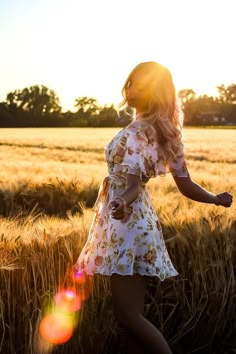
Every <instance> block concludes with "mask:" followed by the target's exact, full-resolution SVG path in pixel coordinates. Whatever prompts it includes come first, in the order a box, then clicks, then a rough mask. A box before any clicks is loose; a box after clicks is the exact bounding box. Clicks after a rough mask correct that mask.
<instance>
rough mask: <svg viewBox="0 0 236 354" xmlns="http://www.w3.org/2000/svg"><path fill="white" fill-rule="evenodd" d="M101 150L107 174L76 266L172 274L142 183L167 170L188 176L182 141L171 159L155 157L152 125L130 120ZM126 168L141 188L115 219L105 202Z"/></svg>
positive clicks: (88, 270) (121, 188) (121, 181)
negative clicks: (135, 176) (120, 217)
mask: <svg viewBox="0 0 236 354" xmlns="http://www.w3.org/2000/svg"><path fill="white" fill-rule="evenodd" d="M105 152H106V160H107V165H108V173H109V175H108V176H107V177H106V178H105V179H104V181H103V182H102V184H101V187H100V190H99V193H98V198H97V201H96V203H95V205H94V211H95V214H94V219H93V222H92V225H91V228H90V232H89V235H88V239H87V242H86V243H85V245H84V247H83V249H82V252H81V254H80V256H79V258H78V260H77V263H76V265H75V267H76V269H77V270H80V271H83V272H85V273H86V274H89V275H92V274H94V273H100V274H104V275H111V274H113V273H117V274H121V275H132V274H141V275H146V276H157V277H159V278H160V279H161V280H164V279H165V278H168V277H171V276H175V275H177V274H178V273H177V271H176V270H175V268H174V266H173V264H172V262H171V260H170V258H169V254H168V252H167V249H166V246H165V242H164V239H163V235H162V229H161V225H160V222H159V220H158V217H157V214H156V212H155V210H154V207H153V205H152V202H151V199H150V197H149V195H148V192H147V190H146V184H147V182H148V180H149V179H150V178H152V177H156V176H157V175H164V174H165V173H166V172H167V171H170V172H171V173H172V174H173V175H178V176H180V177H187V176H188V172H187V169H186V164H185V159H184V154H183V144H182V143H180V145H179V152H178V153H177V159H176V160H169V161H165V160H164V159H163V158H162V157H161V156H160V151H159V149H158V144H157V142H156V133H155V129H154V128H153V127H152V126H151V125H150V124H148V123H146V122H141V121H138V120H135V121H133V122H132V123H131V124H130V125H128V126H127V127H125V128H123V129H122V130H121V131H120V132H118V134H117V135H115V137H114V138H113V139H112V141H111V142H110V143H109V144H108V145H107V146H106V149H105ZM127 173H131V174H134V175H137V176H139V177H140V178H141V180H142V189H141V192H140V194H139V196H138V198H137V199H136V200H135V201H134V202H133V203H132V204H131V205H130V206H129V207H128V208H127V211H126V214H125V217H124V218H123V219H122V220H116V219H114V218H112V217H111V213H110V209H109V202H110V201H111V200H112V199H113V198H114V197H115V196H116V195H119V194H121V193H122V192H123V191H124V189H125V185H126V177H127Z"/></svg>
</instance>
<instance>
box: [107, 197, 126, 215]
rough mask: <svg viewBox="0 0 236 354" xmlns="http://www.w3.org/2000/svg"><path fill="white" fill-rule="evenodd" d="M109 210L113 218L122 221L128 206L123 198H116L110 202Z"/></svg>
mask: <svg viewBox="0 0 236 354" xmlns="http://www.w3.org/2000/svg"><path fill="white" fill-rule="evenodd" d="M109 208H110V209H111V216H112V217H113V218H114V219H116V220H121V219H123V218H124V217H125V209H126V205H125V202H124V200H123V198H115V199H113V200H111V201H110V204H109Z"/></svg>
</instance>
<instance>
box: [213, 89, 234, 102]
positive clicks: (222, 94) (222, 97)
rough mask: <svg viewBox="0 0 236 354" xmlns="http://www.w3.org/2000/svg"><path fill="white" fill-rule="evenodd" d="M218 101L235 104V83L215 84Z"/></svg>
mask: <svg viewBox="0 0 236 354" xmlns="http://www.w3.org/2000/svg"><path fill="white" fill-rule="evenodd" d="M217 90H218V93H219V101H220V102H223V103H232V104H236V84H231V85H229V86H225V85H224V84H222V85H220V86H217Z"/></svg>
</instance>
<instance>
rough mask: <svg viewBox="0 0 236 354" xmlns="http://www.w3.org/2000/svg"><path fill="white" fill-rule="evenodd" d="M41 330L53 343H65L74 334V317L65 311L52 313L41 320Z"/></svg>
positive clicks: (42, 334) (44, 337) (47, 339)
mask: <svg viewBox="0 0 236 354" xmlns="http://www.w3.org/2000/svg"><path fill="white" fill-rule="evenodd" d="M39 332H40V334H41V336H42V337H43V339H45V340H46V341H47V342H49V343H51V344H63V343H65V342H67V341H68V340H69V339H70V338H71V337H72V334H73V319H72V318H71V316H69V315H66V314H65V313H51V314H49V315H47V316H45V317H44V318H43V319H42V321H41V322H40V326H39Z"/></svg>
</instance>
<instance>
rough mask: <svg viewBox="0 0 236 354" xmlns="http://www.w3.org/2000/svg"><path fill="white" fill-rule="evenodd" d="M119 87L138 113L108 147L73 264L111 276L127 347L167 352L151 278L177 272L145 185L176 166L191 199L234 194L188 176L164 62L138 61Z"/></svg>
mask: <svg viewBox="0 0 236 354" xmlns="http://www.w3.org/2000/svg"><path fill="white" fill-rule="evenodd" d="M122 93H123V97H124V100H123V102H122V104H121V107H124V106H129V107H132V108H133V109H134V110H135V116H134V118H133V121H132V122H131V123H130V124H129V125H128V126H127V127H125V128H123V129H122V130H121V131H120V132H119V133H118V134H117V135H116V136H115V137H114V138H113V139H112V141H111V142H110V143H109V144H108V145H107V147H106V159H107V164H108V172H109V176H108V177H106V178H105V180H104V181H103V183H102V185H101V188H100V191H99V195H98V199H97V201H96V203H95V206H94V210H95V216H94V220H93V223H92V226H91V229H90V233H89V237H88V240H87V242H86V244H85V246H84V248H83V250H82V252H81V255H80V257H79V259H78V261H77V264H76V266H75V268H76V270H79V271H84V272H85V273H87V274H95V273H100V274H104V275H108V276H110V280H111V291H112V297H113V303H114V310H115V314H116V316H117V319H118V321H119V322H120V323H121V324H122V325H123V326H124V327H125V328H126V330H127V333H128V334H129V338H130V348H129V350H130V353H135V354H138V353H144V352H148V353H150V354H151V353H153V354H154V353H155V354H157V353H162V354H167V353H171V350H170V348H169V346H168V344H167V342H166V340H165V339H164V337H163V336H162V334H161V333H160V332H159V331H158V330H157V329H156V328H155V327H154V326H153V325H152V324H151V323H150V322H149V321H148V320H147V319H145V318H144V316H143V310H144V295H145V290H146V280H147V277H148V276H152V277H154V276H156V277H158V278H159V279H160V280H164V279H166V278H168V277H171V276H176V275H177V274H178V273H177V271H176V270H175V268H174V266H173V264H172V262H171V260H170V258H169V255H168V252H167V249H166V246H165V242H164V239H163V235H162V230H161V226H160V223H159V220H158V217H157V215H156V212H155V210H154V207H153V205H152V203H151V200H150V197H149V195H148V193H147V191H146V188H145V186H146V184H147V182H148V180H149V179H150V178H152V177H156V176H157V175H164V174H165V173H166V172H171V173H172V175H173V178H174V180H175V183H176V185H177V187H178V189H179V191H180V192H181V193H182V194H183V195H185V196H186V197H188V198H190V199H193V200H196V201H198V202H202V203H209V204H216V205H222V206H224V207H229V206H230V205H231V203H232V196H231V195H230V194H229V193H227V192H224V193H221V194H218V195H215V194H212V193H210V192H208V191H206V190H205V189H203V188H202V187H201V186H199V185H198V184H196V183H194V182H193V181H192V180H191V178H190V176H189V172H188V170H187V167H186V163H185V159H184V152H183V144H182V142H181V125H182V124H181V114H180V112H179V110H178V108H177V104H176V94H175V87H174V85H173V82H172V77H171V74H170V72H169V70H168V69H167V68H165V67H163V66H162V65H160V64H158V63H155V62H146V63H141V64H139V65H137V66H136V67H135V68H134V69H133V71H132V72H131V73H130V75H129V76H128V78H127V80H126V82H125V85H124V87H123V90H122ZM144 348H145V349H144Z"/></svg>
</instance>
